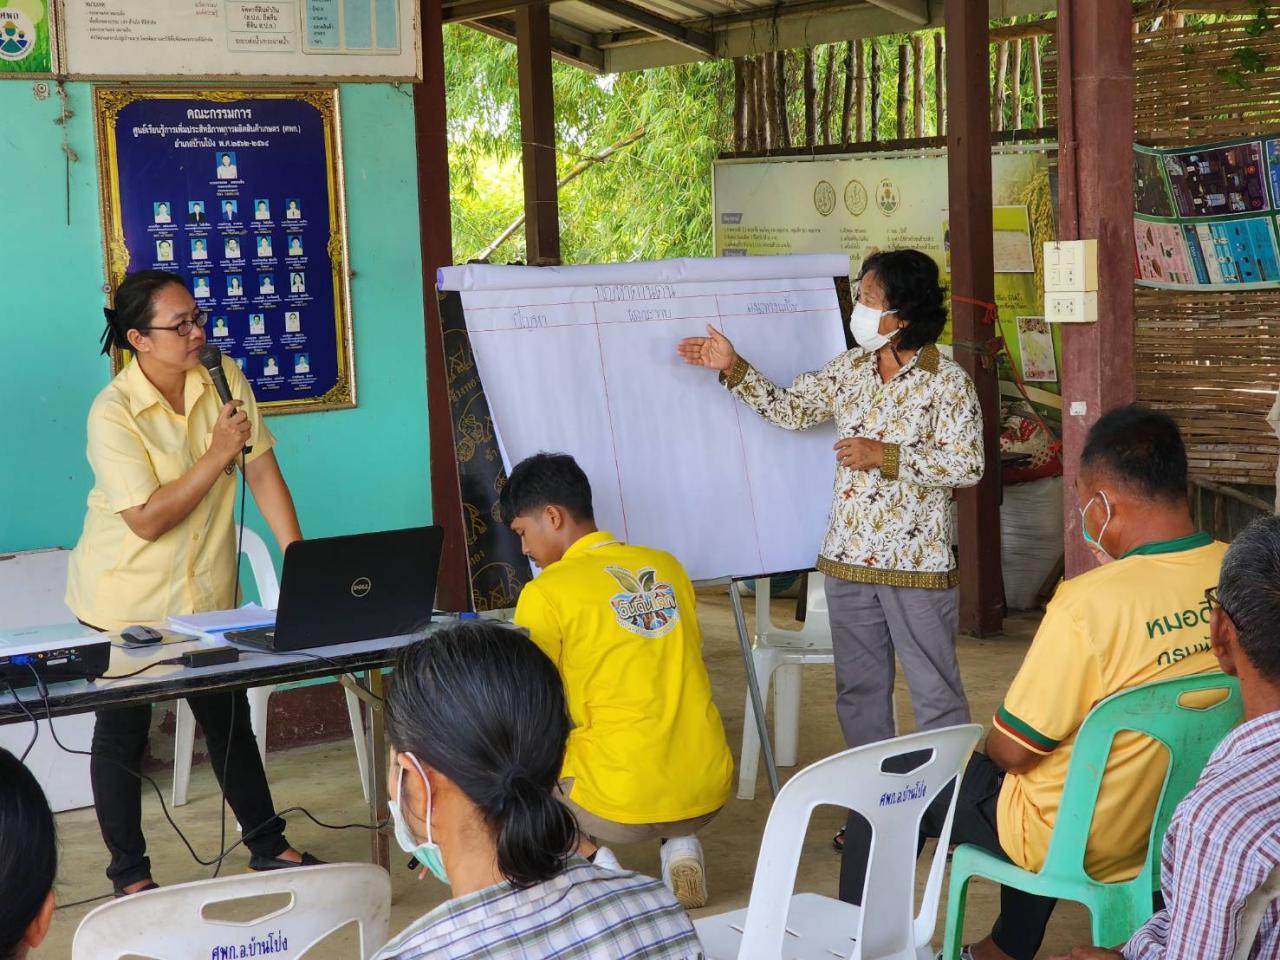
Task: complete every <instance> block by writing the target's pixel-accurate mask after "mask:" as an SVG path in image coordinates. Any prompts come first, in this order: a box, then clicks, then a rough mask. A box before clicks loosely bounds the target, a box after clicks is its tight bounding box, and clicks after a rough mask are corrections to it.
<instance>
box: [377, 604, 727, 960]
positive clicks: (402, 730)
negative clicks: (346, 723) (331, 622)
mask: <svg viewBox="0 0 1280 960" xmlns="http://www.w3.org/2000/svg"><path fill="white" fill-rule="evenodd" d="M386 712H387V730H388V737H389V739H390V741H391V744H392V747H391V762H390V765H389V768H388V769H389V773H388V781H389V783H388V787H389V790H390V797H391V801H390V803H389V804H388V806H389V807H390V810H391V816H392V819H393V820H394V822H395V832H396V840H397V841H398V842H399V844H400V846H401V847H402V848H403V849H404V850H405V851H406V852H408V853H412V854H413V855H414V857H416V858H417V861H418V862H419V863H420V864H422V865H423V867H424V869H423V871H422V875H423V876H425V875H426V874H427V873H431V874H432V875H434V876H435V877H436V879H438V880H439V881H440V882H441V883H446V884H448V885H449V887H450V890H451V892H452V894H453V899H451V900H449V901H447V902H445V903H443V904H441V905H440V906H438V907H436V908H435V909H434V910H432V911H431V912H430V913H428V914H427V915H426V916H424V917H422V918H421V919H419V920H417V921H415V922H414V923H413V924H411V925H410V926H409V927H408V928H407V929H405V930H404V931H402V932H401V933H400V934H399V935H398V936H396V937H394V938H393V939H392V941H391V942H390V943H389V944H387V945H386V946H385V947H383V949H382V951H381V952H380V953H378V954H377V958H376V960H420V958H428V957H430V958H440V960H444V958H448V960H480V958H484V960H541V958H551V957H564V956H569V955H572V956H575V957H602V958H603V957H620V956H624V955H625V956H627V957H629V958H635V960H640V958H644V960H668V958H669V960H676V958H681V960H684V958H690V957H698V956H701V955H702V949H701V947H700V945H699V943H698V938H697V934H695V933H694V930H693V925H692V924H691V923H690V921H689V917H688V915H687V914H686V913H685V912H684V910H683V909H682V908H681V907H680V905H679V904H678V903H676V900H675V898H674V897H673V896H672V895H671V893H670V892H669V891H668V890H667V888H666V887H664V886H663V885H662V884H661V883H660V882H659V881H657V880H654V879H652V878H650V877H644V876H639V875H638V874H635V873H631V872H629V871H625V870H620V869H609V868H606V867H604V866H602V865H597V864H595V863H591V862H589V861H587V860H585V859H583V858H582V857H580V856H577V855H576V854H575V853H574V850H575V849H576V847H577V843H578V830H577V826H576V824H575V823H574V821H573V816H572V814H570V812H569V810H568V808H567V807H565V806H564V805H563V804H562V803H560V802H559V801H558V800H557V799H556V797H555V792H554V791H555V788H556V782H557V779H558V777H559V776H560V765H561V763H562V761H563V760H564V752H565V745H566V743H567V742H568V737H569V712H568V708H567V706H566V704H565V698H564V689H563V688H562V687H561V684H560V675H559V674H558V673H557V672H556V667H555V664H553V663H552V662H551V660H550V659H548V658H547V656H546V655H545V654H544V653H543V652H542V651H541V650H539V649H538V648H537V647H536V646H535V645H534V644H533V642H532V641H531V640H529V639H528V638H527V637H525V636H524V635H523V634H522V633H519V632H518V631H516V630H513V629H510V628H508V627H504V626H501V625H499V624H496V623H493V622H490V621H485V620H475V621H470V622H463V623H458V624H456V625H452V626H449V627H446V628H444V629H442V630H440V631H438V632H436V633H433V634H431V635H430V636H428V637H426V638H425V639H423V640H420V641H418V642H417V643H415V644H413V645H412V646H410V647H408V648H406V649H405V650H404V651H402V652H401V654H400V656H399V658H398V662H397V664H396V672H395V678H394V680H393V682H392V685H391V689H390V691H389V693H388V695H387V701H386Z"/></svg>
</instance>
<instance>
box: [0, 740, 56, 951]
mask: <svg viewBox="0 0 1280 960" xmlns="http://www.w3.org/2000/svg"><path fill="white" fill-rule="evenodd" d="M57 870H58V838H57V836H56V834H55V828H54V824H53V811H52V810H50V809H49V801H48V800H46V799H45V796H44V791H43V790H41V789H40V784H38V783H37V782H36V778H35V777H34V776H32V774H31V771H30V770H28V769H27V768H26V767H25V766H24V765H23V763H22V761H21V760H19V759H18V758H17V757H15V756H14V755H13V754H12V753H10V752H9V751H8V750H5V749H4V748H3V747H0V898H3V899H2V902H3V904H4V906H3V908H0V957H2V958H4V960H22V958H24V957H26V956H27V954H28V953H29V952H30V951H31V950H34V949H35V948H36V947H38V946H40V942H41V941H42V940H44V938H45V936H46V935H47V934H48V932H49V927H50V925H51V924H52V923H53V906H54V902H53V881H54V878H55V874H56V873H57Z"/></svg>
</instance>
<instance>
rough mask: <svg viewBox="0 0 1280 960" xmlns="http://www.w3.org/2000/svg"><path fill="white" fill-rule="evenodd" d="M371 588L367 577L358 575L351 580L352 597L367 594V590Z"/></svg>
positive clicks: (371, 585)
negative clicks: (358, 576)
mask: <svg viewBox="0 0 1280 960" xmlns="http://www.w3.org/2000/svg"><path fill="white" fill-rule="evenodd" d="M372 589H373V584H372V583H370V582H369V578H368V577H360V578H359V579H357V580H353V581H352V582H351V595H352V596H353V597H364V596H367V595H368V593H369V591H370V590H372Z"/></svg>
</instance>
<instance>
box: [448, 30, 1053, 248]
mask: <svg viewBox="0 0 1280 960" xmlns="http://www.w3.org/2000/svg"><path fill="white" fill-rule="evenodd" d="M995 25H998V24H993V26H995ZM1044 40H1045V38H1044V37H1042V36H1040V37H1037V36H1031V35H1029V34H1028V35H1027V36H1026V37H1025V38H1023V39H1021V40H1014V41H1013V42H1012V44H1010V41H1009V40H1008V39H1006V40H1004V41H1002V43H997V44H996V45H995V46H993V48H992V51H991V53H992V55H991V58H990V61H991V85H992V90H993V93H994V94H995V96H994V97H993V98H992V99H993V110H992V114H993V116H992V119H993V121H994V123H993V126H995V127H996V128H997V129H1003V128H1008V129H1019V128H1020V127H1022V126H1026V125H1030V124H1034V126H1036V127H1042V126H1043V125H1044V119H1043V113H1042V111H1043V104H1042V101H1041V97H1040V93H1041V89H1040V70H1041V64H1042V58H1043V56H1044V51H1043V50H1042V45H1043V42H1044ZM1002 44H1003V45H1002ZM1024 44H1025V49H1024V48H1023V45H1024ZM1011 46H1012V49H1010V47H1011ZM930 48H931V49H930ZM1001 50H1003V51H1004V52H1003V56H1001V54H1000V51H1001ZM1010 54H1012V56H1010ZM1010 61H1012V63H1010ZM445 66H446V78H445V79H446V86H447V99H448V133H449V172H450V187H451V198H452V204H451V217H452V226H453V238H454V254H455V258H456V259H458V260H460V261H461V260H465V259H467V258H470V257H473V256H475V255H476V254H478V253H479V252H480V251H482V250H484V249H486V248H487V247H489V246H490V245H491V244H492V243H493V242H494V241H495V240H496V239H497V238H499V237H500V236H501V235H502V233H503V230H504V228H506V227H507V226H508V225H510V224H511V223H512V221H513V220H514V219H515V217H516V216H517V215H518V214H519V213H520V212H521V210H522V209H523V196H522V177H521V172H520V161H521V144H520V110H519V91H518V85H517V62H516V52H515V47H514V46H513V45H511V44H509V43H505V42H503V41H500V40H497V39H494V38H492V37H489V36H486V35H484V34H481V33H479V32H477V31H474V30H471V29H469V28H466V27H462V26H450V27H448V28H446V32H445ZM1010 66H1012V68H1013V69H1012V71H1010V69H1009V67H1010ZM944 73H945V52H944V39H943V35H942V33H941V31H937V30H933V31H924V32H922V33H919V34H915V35H909V34H892V35H887V36H882V37H876V38H874V39H867V40H856V41H848V42H843V41H842V42H840V43H834V44H824V45H820V46H816V47H810V48H807V49H798V50H789V51H776V52H767V53H763V52H762V53H759V54H756V55H752V56H745V57H738V58H735V59H732V60H718V61H708V62H704V63H694V64H687V65H682V66H675V67H664V68H658V69H653V70H645V71H638V72H633V73H626V74H618V75H611V76H605V77H596V76H593V75H591V74H589V73H587V72H585V71H582V70H580V69H577V68H575V67H571V66H567V65H563V64H560V63H556V64H554V65H553V68H552V86H553V90H554V94H555V108H556V149H557V165H558V168H559V169H558V172H559V174H560V175H562V176H563V175H564V174H566V173H567V172H568V171H570V170H571V169H573V168H574V166H575V165H577V164H581V163H582V162H583V161H585V160H588V159H589V158H591V157H594V156H596V155H598V154H601V153H602V152H607V148H609V147H610V146H612V145H615V144H618V143H620V142H621V141H623V140H625V139H627V137H628V136H629V135H630V134H632V133H633V132H634V131H636V130H641V129H643V130H644V134H643V136H641V137H640V138H639V139H636V140H634V141H633V142H629V143H628V144H627V145H626V147H625V149H619V150H617V151H615V152H612V153H610V154H609V156H608V159H607V160H606V161H603V162H601V163H593V164H591V165H590V166H589V168H588V169H587V170H586V171H585V172H584V173H582V175H581V176H579V177H578V178H577V179H575V180H573V182H572V183H569V184H567V185H566V186H565V188H564V189H563V190H562V191H561V192H560V225H561V237H562V239H561V250H562V255H563V257H564V260H565V262H566V263H584V262H593V261H594V262H603V261H625V260H632V259H652V258H658V257H673V256H705V255H709V254H710V253H711V236H712V223H711V214H710V210H711V175H710V168H711V163H712V161H713V160H714V159H715V157H716V156H717V155H718V154H719V153H721V152H722V151H736V152H739V153H764V152H769V151H779V150H783V151H785V150H789V149H798V150H805V149H809V148H816V147H821V146H827V145H840V144H845V145H851V144H856V143H866V142H869V141H877V142H885V141H891V140H893V139H894V138H895V137H904V136H916V137H920V136H936V135H940V134H942V133H944V132H945V126H944V123H943V118H942V116H941V115H942V113H943V110H944V104H945V88H944V83H943V81H944ZM1010 73H1012V76H1009V74H1010ZM1001 75H1004V76H1005V82H1004V83H1003V84H1002V83H1001V82H1000V81H1001ZM523 258H524V236H523V231H521V230H516V231H515V232H514V233H513V234H512V235H511V236H510V238H508V239H506V240H504V241H503V242H502V243H501V244H499V245H498V247H497V249H496V250H495V252H494V254H493V256H492V259H493V260H494V261H495V262H506V261H518V260H522V259H523Z"/></svg>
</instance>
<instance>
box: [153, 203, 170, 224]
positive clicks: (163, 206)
mask: <svg viewBox="0 0 1280 960" xmlns="http://www.w3.org/2000/svg"><path fill="white" fill-rule="evenodd" d="M151 219H152V220H153V221H154V222H156V223H173V218H172V217H170V216H169V204H168V203H166V202H165V201H164V200H157V201H156V202H155V203H153V204H152V205H151Z"/></svg>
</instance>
